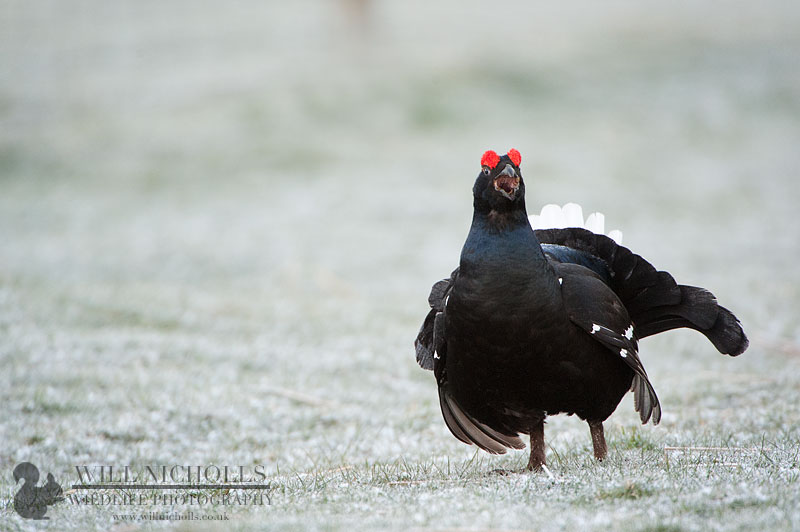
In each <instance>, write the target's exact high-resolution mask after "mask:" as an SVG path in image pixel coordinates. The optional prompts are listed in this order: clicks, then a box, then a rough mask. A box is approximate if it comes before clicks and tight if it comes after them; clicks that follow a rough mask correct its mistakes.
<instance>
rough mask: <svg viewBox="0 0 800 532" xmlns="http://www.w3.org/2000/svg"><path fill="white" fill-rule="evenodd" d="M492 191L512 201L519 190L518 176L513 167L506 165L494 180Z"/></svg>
mask: <svg viewBox="0 0 800 532" xmlns="http://www.w3.org/2000/svg"><path fill="white" fill-rule="evenodd" d="M494 189H495V190H496V191H498V192H500V193H501V194H502V195H503V196H505V197H506V198H508V199H514V197H515V196H516V195H517V190H519V176H518V175H517V172H515V171H514V167H513V166H511V165H510V164H507V165H506V167H505V168H504V169H503V171H502V172H500V175H498V176H497V177H495V178H494Z"/></svg>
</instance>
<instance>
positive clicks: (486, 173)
mask: <svg viewBox="0 0 800 532" xmlns="http://www.w3.org/2000/svg"><path fill="white" fill-rule="evenodd" d="M491 173H492V171H491V170H489V167H488V166H485V167H484V168H483V175H486V176H488V175H489V174H491Z"/></svg>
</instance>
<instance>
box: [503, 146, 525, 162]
mask: <svg viewBox="0 0 800 532" xmlns="http://www.w3.org/2000/svg"><path fill="white" fill-rule="evenodd" d="M506 155H508V158H509V159H511V162H512V163H514V166H519V163H521V162H522V155H520V153H519V152H518V151H517V150H515V149H514V148H511V149H510V150H508V153H507V154H506Z"/></svg>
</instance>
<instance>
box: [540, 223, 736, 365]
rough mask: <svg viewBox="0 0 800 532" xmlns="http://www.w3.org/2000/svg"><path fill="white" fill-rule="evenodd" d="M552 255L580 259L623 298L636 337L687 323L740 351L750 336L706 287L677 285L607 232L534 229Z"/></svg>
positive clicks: (723, 348)
mask: <svg viewBox="0 0 800 532" xmlns="http://www.w3.org/2000/svg"><path fill="white" fill-rule="evenodd" d="M535 233H536V237H537V238H538V239H539V242H541V244H542V250H543V251H544V253H545V255H547V256H548V258H550V259H551V260H552V261H555V262H560V263H572V264H580V265H582V266H585V267H586V268H588V269H590V270H591V271H593V272H594V273H596V274H597V275H598V276H599V277H600V278H601V279H602V280H603V282H604V283H605V284H607V285H608V286H609V287H610V288H611V289H612V290H613V291H614V293H615V294H617V296H618V297H619V299H620V301H622V303H623V305H625V308H626V309H627V311H628V313H629V314H630V317H631V318H632V320H633V322H634V323H635V324H636V332H637V337H638V338H646V337H648V336H651V335H653V334H657V333H660V332H663V331H668V330H670V329H677V328H679V327H688V328H690V329H694V330H696V331H699V332H701V333H703V334H704V335H705V336H706V337H707V338H708V339H709V340H710V341H711V343H713V344H714V347H716V348H717V350H718V351H719V352H720V353H723V354H728V355H731V356H737V355H740V354H742V353H743V352H744V351H745V349H747V346H748V345H749V341H748V340H747V336H746V335H745V333H744V330H743V329H742V325H741V323H740V322H739V320H738V319H737V318H736V316H734V315H733V313H732V312H731V311H729V310H728V309H726V308H725V307H723V306H721V305H719V304H718V303H717V299H716V298H715V297H714V294H712V293H711V292H709V291H708V290H706V289H704V288H699V287H696V286H685V285H679V284H678V283H677V282H675V279H674V278H673V277H672V275H670V274H669V273H668V272H665V271H658V270H656V269H655V268H654V267H653V265H652V264H650V263H649V262H647V261H646V260H645V259H643V258H642V257H641V256H639V255H636V254H635V253H633V252H632V251H631V250H629V249H628V248H626V247H624V246H621V245H619V244H617V243H616V242H615V241H614V240H612V239H611V238H609V237H607V236H605V235H600V234H595V233H592V232H591V231H588V230H586V229H581V228H568V229H538V230H536V231H535Z"/></svg>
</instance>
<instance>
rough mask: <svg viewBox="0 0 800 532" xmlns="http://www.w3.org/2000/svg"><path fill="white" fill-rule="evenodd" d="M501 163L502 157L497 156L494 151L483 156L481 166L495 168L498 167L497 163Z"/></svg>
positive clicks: (489, 151)
mask: <svg viewBox="0 0 800 532" xmlns="http://www.w3.org/2000/svg"><path fill="white" fill-rule="evenodd" d="M499 162H500V156H499V155H497V153H495V152H494V151H492V150H488V151H486V152H484V154H483V156H482V157H481V166H488V167H489V168H494V167H495V166H497V163H499Z"/></svg>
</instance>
